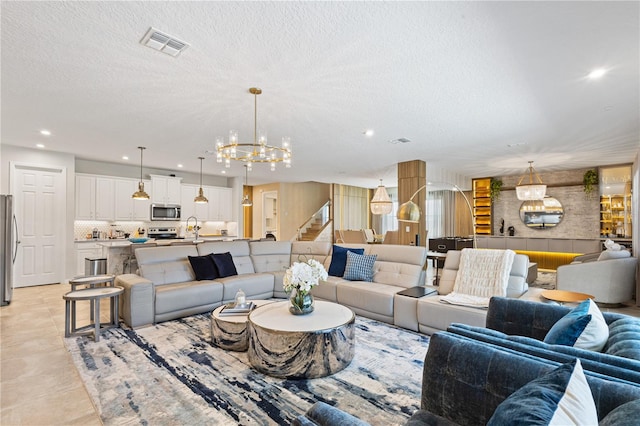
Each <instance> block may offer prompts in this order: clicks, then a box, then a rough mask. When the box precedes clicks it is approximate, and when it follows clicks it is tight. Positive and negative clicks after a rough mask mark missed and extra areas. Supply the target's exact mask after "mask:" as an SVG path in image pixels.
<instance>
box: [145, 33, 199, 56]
mask: <svg viewBox="0 0 640 426" xmlns="http://www.w3.org/2000/svg"><path fill="white" fill-rule="evenodd" d="M140 43H141V44H143V45H145V46H147V47H150V48H152V49H155V50H159V51H160V52H162V53H166V54H167V55H170V56H173V57H174V58H175V57H176V56H178V55H179V54H180V53H181V52H182V51H183V50H184V49H186V48H187V47H189V45H188V44H187V43H185V42H184V41H180V40H178V39H177V38H175V37H172V36H170V35H167V34H164V33H162V32H160V31H158V30H156V29H155V28H153V27H151V28H149V31H147V33H146V34H145V35H144V37H142V40H140Z"/></svg>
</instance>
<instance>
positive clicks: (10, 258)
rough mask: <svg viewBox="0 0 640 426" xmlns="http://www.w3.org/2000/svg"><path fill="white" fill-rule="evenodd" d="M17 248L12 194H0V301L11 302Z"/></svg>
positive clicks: (4, 303)
mask: <svg viewBox="0 0 640 426" xmlns="http://www.w3.org/2000/svg"><path fill="white" fill-rule="evenodd" d="M17 250H18V223H17V222H16V216H15V214H14V213H13V196H12V195H0V296H2V297H1V298H0V302H1V303H2V306H4V305H8V304H9V302H11V294H12V293H13V264H14V262H15V261H16V253H17Z"/></svg>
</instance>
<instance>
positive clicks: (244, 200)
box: [242, 164, 253, 207]
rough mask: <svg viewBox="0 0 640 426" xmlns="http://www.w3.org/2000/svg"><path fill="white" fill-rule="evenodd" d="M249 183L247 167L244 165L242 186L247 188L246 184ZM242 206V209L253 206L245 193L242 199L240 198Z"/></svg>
mask: <svg viewBox="0 0 640 426" xmlns="http://www.w3.org/2000/svg"><path fill="white" fill-rule="evenodd" d="M248 182H249V167H248V166H247V165H246V164H245V166H244V186H248V185H247V183H248ZM242 206H243V207H251V206H253V203H252V202H251V199H250V198H249V194H248V193H246V194H244V197H242Z"/></svg>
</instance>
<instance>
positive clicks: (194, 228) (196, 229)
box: [185, 216, 202, 243]
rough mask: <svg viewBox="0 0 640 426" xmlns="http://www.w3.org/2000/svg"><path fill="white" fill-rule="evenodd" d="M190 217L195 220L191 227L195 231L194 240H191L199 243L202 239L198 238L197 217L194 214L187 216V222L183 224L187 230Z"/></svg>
mask: <svg viewBox="0 0 640 426" xmlns="http://www.w3.org/2000/svg"><path fill="white" fill-rule="evenodd" d="M191 219H193V220H195V221H196V224H195V226H194V227H193V230H194V231H195V233H196V239H195V240H193V242H194V243H201V242H202V241H200V240H198V231H199V230H200V227H199V226H198V218H197V217H195V216H189V217H188V218H187V223H186V224H185V226H186V227H187V231H188V230H189V221H190V220H191Z"/></svg>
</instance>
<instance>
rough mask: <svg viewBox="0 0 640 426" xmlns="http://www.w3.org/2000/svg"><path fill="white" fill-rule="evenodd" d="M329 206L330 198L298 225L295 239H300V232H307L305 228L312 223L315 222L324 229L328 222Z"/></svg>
mask: <svg viewBox="0 0 640 426" xmlns="http://www.w3.org/2000/svg"><path fill="white" fill-rule="evenodd" d="M330 206H331V200H328V201H327V202H326V203H324V204H323V205H322V207H320V208H319V209H318V210H317V211H316V212H315V213H314V214H312V215H311V217H310V218H309V219H307V221H306V222H304V223H303V224H302V225H300V227H298V231H297V232H296V236H295V239H296V240H298V241H300V240H301V239H302V234H304V233H305V232H307V230H308V229H309V228H310V227H311V225H313V224H314V223H317V224H319V225H320V228H322V229H324V227H325V226H326V225H327V223H329V207H330Z"/></svg>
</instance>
